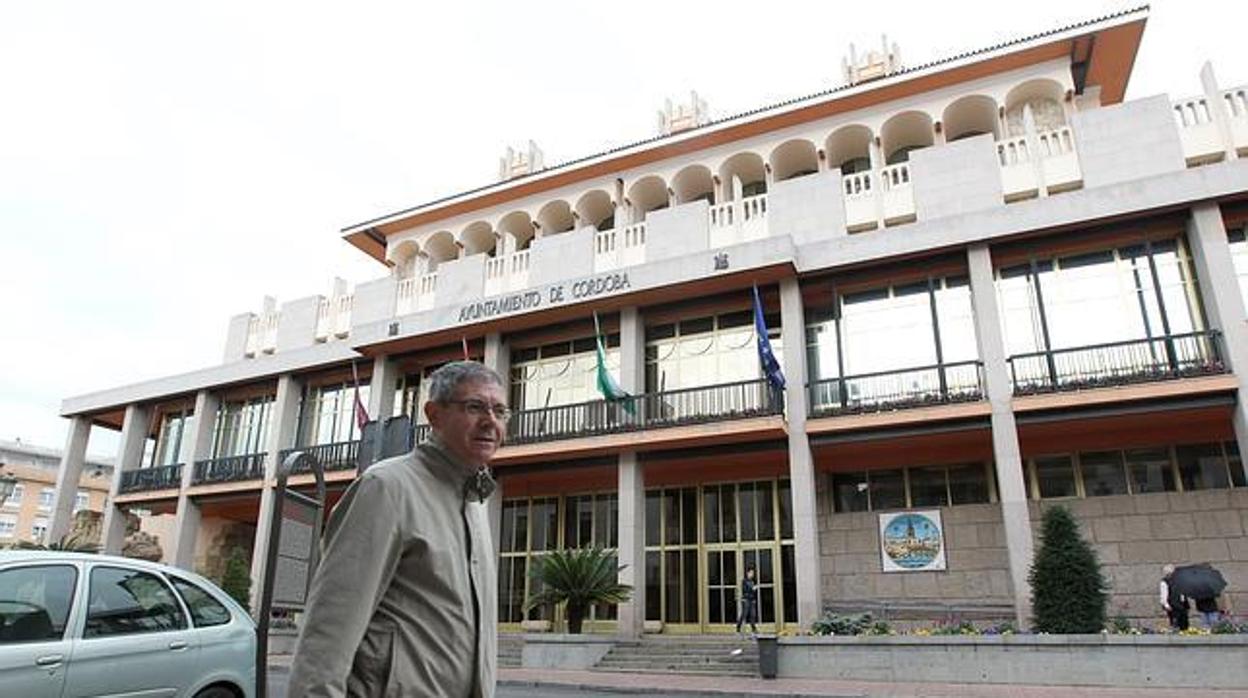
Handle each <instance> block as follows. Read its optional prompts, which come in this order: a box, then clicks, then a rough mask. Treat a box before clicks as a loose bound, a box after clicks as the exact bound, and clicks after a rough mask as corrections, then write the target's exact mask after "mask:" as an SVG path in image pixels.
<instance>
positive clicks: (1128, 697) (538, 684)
mask: <svg viewBox="0 0 1248 698" xmlns="http://www.w3.org/2000/svg"><path fill="white" fill-rule="evenodd" d="M287 661H288V660H286V661H282V660H278V661H276V662H274V663H271V664H270V665H269V698H286V680H287V677H288V669H287V667H286V663H287ZM498 679H499V683H498V690H497V692H496V695H497V696H498V698H563V697H564V696H577V697H578V698H612V697H618V696H622V695H648V696H674V697H675V696H679V697H680V698H729V697H734V698H735V697H742V698H744V697H751V698H753V697H757V696H793V697H794V698H829V697H839V698H851V697H854V698H858V697H862V698H1248V689H1245V690H1217V689H1195V688H1181V689H1173V688H1099V687H1072V686H1006V685H1001V684H948V683H946V684H937V683H882V682H870V681H826V680H814V679H770V680H769V679H755V678H722V677H714V676H688V675H674V674H617V673H606V672H594V671H553V670H546V669H500V670H499V672H498Z"/></svg>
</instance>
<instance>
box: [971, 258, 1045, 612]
mask: <svg viewBox="0 0 1248 698" xmlns="http://www.w3.org/2000/svg"><path fill="white" fill-rule="evenodd" d="M967 265H968V266H969V268H970V277H971V305H972V307H973V308H974V313H975V339H976V343H977V344H978V346H979V358H980V360H981V361H983V362H984V382H985V383H986V385H985V391H986V392H987V394H988V403H989V405H990V407H991V409H992V453H993V457H994V458H995V459H996V476H997V489H998V491H999V493H1000V497H1001V519H1002V525H1003V526H1004V527H1005V545H1006V552H1007V554H1008V558H1009V564H1010V581H1011V582H1012V585H1013V589H1014V614H1015V620H1016V621H1017V622H1018V625H1019V627H1027V626H1028V625H1029V624H1030V623H1031V584H1030V583H1029V582H1028V581H1027V575H1028V573H1029V572H1030V571H1031V560H1032V557H1033V554H1034V550H1033V541H1032V534H1031V514H1030V511H1029V509H1028V506H1027V494H1026V489H1025V488H1024V486H1023V462H1022V454H1021V452H1020V450H1019V446H1018V428H1017V426H1016V425H1015V422H1014V407H1013V397H1014V386H1013V385H1012V384H1011V382H1010V371H1009V368H1008V367H1007V364H1006V361H1005V338H1004V336H1003V335H1002V325H1001V315H1000V311H999V310H998V307H997V289H996V283H995V279H994V276H993V271H992V255H991V253H990V252H989V250H988V246H987V245H982V244H981V245H974V246H972V247H971V248H970V249H969V250H968V253H967Z"/></svg>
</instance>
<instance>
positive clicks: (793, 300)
mask: <svg viewBox="0 0 1248 698" xmlns="http://www.w3.org/2000/svg"><path fill="white" fill-rule="evenodd" d="M780 338H781V341H782V343H783V345H784V346H783V349H782V351H783V353H784V379H785V391H784V411H785V415H786V417H787V420H788V423H789V429H788V432H789V438H788V440H789V481H790V487H789V489H790V491H791V492H792V496H793V542H794V544H795V546H796V549H795V552H796V555H795V558H796V563H797V621H798V623H799V624H800V625H801V627H802V628H810V625H811V623H813V622H814V621H816V620H818V619H819V617H820V616H821V615H823V575H822V571H821V569H822V565H821V562H822V560H821V557H820V548H819V517H818V514H819V508H818V499H817V497H816V496H815V489H816V487H815V484H816V483H815V478H816V477H817V476H816V474H815V459H814V456H813V454H812V453H811V451H810V438H809V437H808V436H807V434H806V415H807V413H808V412H809V392H808V391H807V390H806V382H807V377H806V314H805V310H804V309H803V307H802V289H801V286H800V284H799V283H798V281H797V279H796V278H788V279H782V280H781V281H780Z"/></svg>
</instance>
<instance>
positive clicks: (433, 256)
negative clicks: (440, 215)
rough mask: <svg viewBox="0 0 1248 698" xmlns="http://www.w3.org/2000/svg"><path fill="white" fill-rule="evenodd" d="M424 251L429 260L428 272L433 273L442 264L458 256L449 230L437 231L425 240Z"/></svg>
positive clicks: (453, 238)
mask: <svg viewBox="0 0 1248 698" xmlns="http://www.w3.org/2000/svg"><path fill="white" fill-rule="evenodd" d="M424 251H425V255H426V256H427V257H428V258H429V271H434V270H435V269H437V268H438V265H439V264H441V263H442V262H449V261H451V260H452V259H455V258H456V257H458V256H459V247H458V246H457V245H456V244H455V236H454V235H452V234H451V231H449V230H439V231H438V232H436V233H434V234H433V235H430V236H429V237H428V238H426V239H425V246H424Z"/></svg>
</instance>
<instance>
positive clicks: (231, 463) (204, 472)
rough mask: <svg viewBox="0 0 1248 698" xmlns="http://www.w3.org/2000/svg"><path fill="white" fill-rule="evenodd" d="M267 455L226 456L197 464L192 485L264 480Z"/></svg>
mask: <svg viewBox="0 0 1248 698" xmlns="http://www.w3.org/2000/svg"><path fill="white" fill-rule="evenodd" d="M267 455H268V454H267V453H248V454H245V455H241V456H225V457H224V458H212V459H210V460H201V461H196V462H195V472H194V473H193V474H192V476H191V482H192V484H196V485H202V484H208V483H213V482H242V481H244V480H260V479H263V478H264V458H265V456H267Z"/></svg>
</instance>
